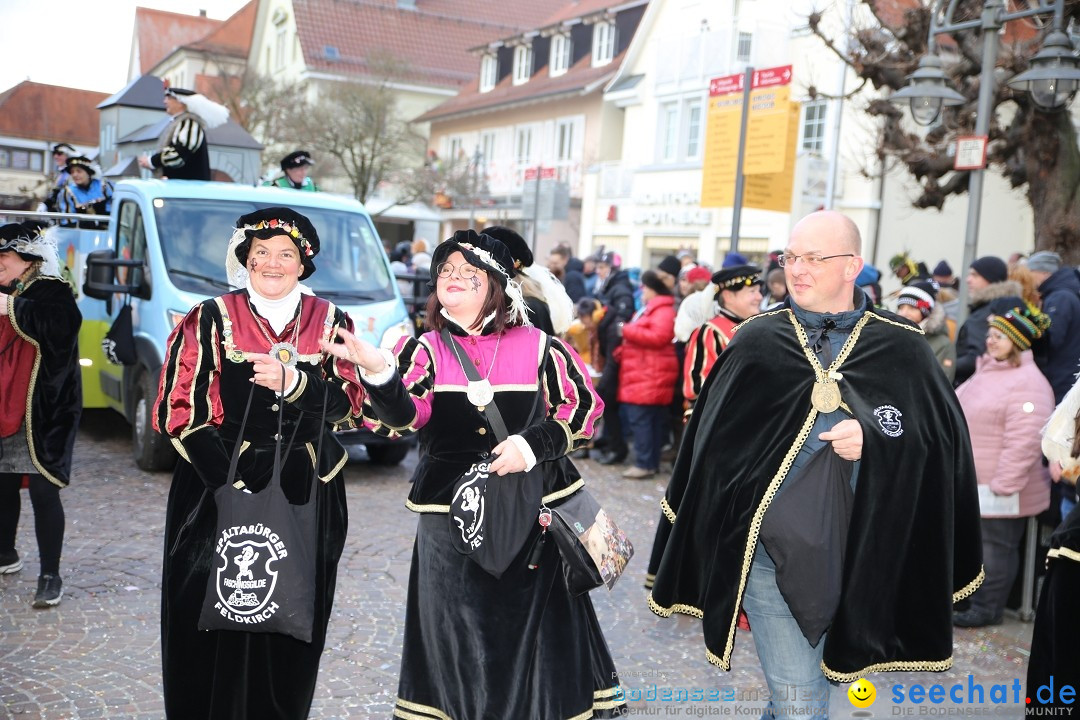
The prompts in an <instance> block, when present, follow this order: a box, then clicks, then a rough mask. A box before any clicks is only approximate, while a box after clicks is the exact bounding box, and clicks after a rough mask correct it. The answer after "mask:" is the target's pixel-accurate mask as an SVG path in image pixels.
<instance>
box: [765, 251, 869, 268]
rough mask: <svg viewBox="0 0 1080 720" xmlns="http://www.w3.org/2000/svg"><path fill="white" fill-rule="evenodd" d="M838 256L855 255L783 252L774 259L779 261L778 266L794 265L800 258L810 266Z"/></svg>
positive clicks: (853, 255) (817, 265) (818, 264)
mask: <svg viewBox="0 0 1080 720" xmlns="http://www.w3.org/2000/svg"><path fill="white" fill-rule="evenodd" d="M838 257H855V253H841V254H839V255H819V254H818V253H807V254H805V255H795V254H794V253H784V254H783V255H781V256H780V257H778V258H777V259H776V261H777V262H778V263H780V267H787V266H788V265H795V263H796V262H798V261H799V260H802V261H803V263H805V264H806V265H808V266H810V267H821V265H822V264H823V263H824V262H825V261H826V260H832V259H833V258H838Z"/></svg>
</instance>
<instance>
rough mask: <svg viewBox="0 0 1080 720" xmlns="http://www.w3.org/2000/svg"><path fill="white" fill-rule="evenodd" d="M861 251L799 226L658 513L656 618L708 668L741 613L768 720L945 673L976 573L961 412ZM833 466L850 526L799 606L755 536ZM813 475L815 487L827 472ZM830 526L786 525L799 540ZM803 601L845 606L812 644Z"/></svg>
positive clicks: (728, 352)
mask: <svg viewBox="0 0 1080 720" xmlns="http://www.w3.org/2000/svg"><path fill="white" fill-rule="evenodd" d="M860 245H861V241H860V238H859V233H858V228H857V227H856V226H855V224H854V223H853V222H851V220H850V219H848V218H846V217H845V216H843V215H841V214H839V213H835V212H828V211H826V212H817V213H813V214H811V215H809V216H808V217H806V218H804V219H803V220H801V221H800V222H799V223H798V224H797V225H796V226H795V228H794V229H793V230H792V233H791V238H790V241H789V243H788V246H787V248H786V250H785V251H784V255H783V256H782V262H783V265H784V269H785V273H786V276H787V281H788V287H789V289H790V291H791V294H790V295H789V297H788V298H787V299H786V300H785V302H784V304H783V305H782V306H781V308H780V309H778V310H773V311H768V312H765V313H762V314H760V315H756V316H754V317H752V318H750V319H749V320H747V321H746V322H745V323H743V324H742V325H741V326H740V328H739V331H738V332H737V333H736V334H735V336H734V338H733V339H732V341H731V343H730V344H729V345H728V346H727V349H725V350H724V352H723V353H721V354H720V357H719V359H718V360H717V363H716V365H715V367H714V369H713V372H712V373H711V375H710V376H709V379H708V381H707V382H706V384H705V387H704V388H703V389H702V393H701V396H700V397H699V399H698V404H697V406H696V408H695V411H694V413H693V415H692V416H691V418H690V422H689V423H688V425H687V428H686V441H685V442H684V443H683V445H682V448H681V450H680V453H679V457H678V459H677V460H676V464H675V470H674V473H673V475H672V479H671V482H670V484H669V485H668V490H667V493H666V496H665V498H664V501H663V503H662V507H663V509H664V513H665V516H666V518H667V520H668V522H671V523H672V528H671V536H670V538H669V540H668V543H667V546H666V548H665V550H664V553H663V557H662V560H661V561H660V565H659V568H658V570H657V572H656V579H655V582H654V585H653V589H652V593H651V595H650V597H649V606H650V608H651V609H652V610H653V611H654V612H656V613H657V614H659V615H661V616H663V617H668V616H670V615H671V614H672V613H674V612H680V613H686V614H691V615H695V616H697V617H699V618H702V619H703V629H704V636H705V647H706V656H707V658H708V660H709V661H710V662H712V663H713V664H715V665H717V666H719V667H720V668H722V669H724V670H730V669H731V658H732V652H733V648H734V642H735V630H736V625H737V622H738V615H739V609H740V607H743V608H745V610H746V613H747V615H748V616H749V620H750V627H751V629H752V633H751V635H752V637H753V639H754V643H755V645H756V647H757V650H758V656H759V658H760V659H761V662H762V668H763V670H764V672H765V677H766V680H767V681H768V684H769V689H770V690H771V692H772V699H771V700H770V708H769V709H768V710H767V711H766V712H771V713H773V714H776V715H781V714H784V715H786V714H817V715H819V716H822V717H825V716H827V714H828V692H829V681H830V680H831V681H834V682H852V681H854V680H856V679H857V678H859V677H862V676H863V675H864V674H865V673H868V672H881V671H887V670H916V669H918V670H924V671H941V670H946V669H948V668H949V667H950V666H951V665H952V623H951V616H952V605H953V603H954V602H955V601H958V600H960V599H962V598H964V597H966V596H968V595H969V594H971V593H972V592H973V591H974V590H975V589H976V588H977V587H978V585H979V583H980V582H981V581H982V577H983V575H982V569H981V564H982V562H981V553H980V539H979V507H978V499H977V491H976V480H975V468H974V463H973V460H972V455H971V446H970V443H969V440H968V434H967V427H966V425H965V423H964V418H963V414H962V412H961V410H960V407H959V404H958V402H957V400H956V397H955V395H954V394H953V392H952V389H951V388H950V387H949V384H948V382H947V381H946V379H945V376H944V374H943V373H942V372H941V371H940V370H938V369H937V361H936V360H935V358H934V354H933V352H931V350H930V347H929V345H927V344H926V343H925V342H922V340H921V338H919V337H917V336H916V334H917V333H918V332H919V330H918V329H917V328H915V327H914V326H912V325H911V324H910V323H907V322H906V321H903V320H901V319H899V318H898V317H897V316H895V315H891V314H888V313H883V312H879V311H877V310H874V309H872V308H870V307H869V306H868V303H867V300H866V295H865V294H864V293H863V292H862V291H861V290H859V289H857V288H856V286H855V278H856V277H857V276H858V274H859V271H860V270H861V269H862V266H863V260H862V258H861V257H860ZM762 388H769V389H770V391H769V392H762ZM824 453H827V455H826V454H824ZM834 454H835V455H834ZM823 459H824V461H825V462H827V463H835V462H837V461H842V462H843V463H848V470H849V477H850V482H851V483H853V484H854V497H853V501H852V504H851V505H850V509H851V511H850V524H849V525H847V526H846V528H845V527H844V524H843V518H842V517H839V516H835V517H830V518H827V519H828V520H829V521H830V525H829V527H830V528H831V527H841V528H842V529H843V534H842V535H841V536H840V537H841V540H840V542H839V546H838V547H836V548H831V549H835V550H838V551H839V552H840V553H841V554H842V555H843V561H842V562H841V563H840V564H839V565H837V566H836V567H838V568H839V569H840V572H841V579H840V582H839V583H838V584H836V585H824V584H823V583H821V582H820V579H818V581H817V582H811V583H809V584H807V583H803V584H801V585H799V586H797V590H796V591H795V592H794V593H793V594H790V595H789V594H787V593H785V592H782V591H781V590H780V589H779V588H780V582H781V580H782V579H783V576H784V574H786V573H787V571H788V570H792V569H793V570H795V571H797V570H798V569H799V568H798V567H797V566H796V567H794V568H788V567H787V566H785V565H782V564H781V563H779V562H777V561H776V560H775V559H774V558H773V557H772V553H774V552H775V551H776V550H777V549H779V546H774V547H772V548H770V547H767V546H764V547H763V546H762V543H761V541H760V540H761V535H760V532H761V528H762V524H763V522H767V521H768V519H769V514H768V513H770V512H772V511H773V510H774V509H779V507H781V506H783V505H784V504H785V503H784V502H783V498H784V494H785V493H788V492H796V490H797V489H800V488H801V487H805V485H800V480H802V479H803V477H804V475H803V474H802V470H803V468H810V467H811V466H812V467H813V468H817V467H820V465H821V462H819V461H822V460H823ZM834 466H835V465H834ZM808 472H809V471H808ZM805 477H806V478H807V480H806V482H807V483H811V485H810V487H816V486H817V482H815V481H818V480H821V479H825V478H827V477H828V476H825V478H822V477H814V476H811V475H809V474H807V475H805ZM841 482H843V481H841ZM718 509H721V510H720V511H718ZM795 510H798V508H795ZM821 520H823V518H821V517H818V516H816V514H815V515H807V514H804V516H803V518H802V519H801V520H795V521H793V522H791V523H789V524H788V525H786V526H785V527H786V528H787V536H788V539H789V542H790V541H791V540H797V539H798V538H800V537H801V535H800V533H801V532H802V531H803V530H808V529H809V528H810V527H817V525H815V523H819V522H820V521H821ZM843 538H846V542H844V540H843ZM779 539H783V538H779ZM826 547H828V546H826ZM783 548H784V549H785V550H791V549H792V546H791V545H783ZM795 549H796V550H797V549H798V548H797V547H796V548H795ZM845 550H846V554H844V551H845ZM788 589H792V588H790V587H789V588H788ZM824 593H827V594H828V595H829V597H825V596H824V595H823V594H824ZM808 597H812V598H814V599H815V600H821V601H822V602H825V601H827V600H830V599H831V600H832V601H834V602H836V603H837V604H836V605H834V606H833V607H835V608H836V610H835V613H832V614H831V618H830V621H829V624H828V626H827V632H825V634H824V637H822V636H821V635H818V636H817V637H816V638H814V639H813V640H811V639H810V638H809V637H808V636H807V635H806V630H805V629H804V628H803V626H802V624H801V623H800V621H801V619H802V618H801V617H800V616H797V615H795V609H794V608H795V607H796V606H802V601H803V600H804V599H806V598H808ZM766 716H768V715H766Z"/></svg>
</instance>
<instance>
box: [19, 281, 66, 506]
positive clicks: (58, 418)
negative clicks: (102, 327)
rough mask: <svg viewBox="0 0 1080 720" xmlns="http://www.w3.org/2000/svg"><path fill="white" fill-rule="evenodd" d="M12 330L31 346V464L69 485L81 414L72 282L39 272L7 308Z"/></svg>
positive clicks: (28, 428) (28, 430)
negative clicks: (32, 348)
mask: <svg viewBox="0 0 1080 720" xmlns="http://www.w3.org/2000/svg"><path fill="white" fill-rule="evenodd" d="M5 310H6V311H7V312H8V317H9V318H10V319H11V324H12V326H13V327H14V328H15V332H17V333H18V334H19V336H20V337H22V339H23V340H26V341H27V342H29V343H30V344H31V345H33V346H34V351H35V353H36V358H35V360H34V369H33V375H32V376H31V379H30V387H29V391H28V392H29V394H30V397H29V398H28V404H29V407H30V416H29V421H28V422H26V424H25V428H24V429H25V431H26V436H27V440H28V442H29V445H30V458H31V460H32V461H33V463H34V467H36V468H37V470H38V472H39V473H41V475H42V476H43V477H45V478H46V479H47V480H48V481H49V482H51V483H53V484H54V485H59V486H60V487H67V484H68V482H69V480H70V477H71V451H72V449H73V448H74V447H75V435H76V433H78V431H79V417H80V416H81V415H82V404H83V403H82V369H81V368H80V366H79V328H80V327H81V326H82V314H81V313H80V312H79V308H78V307H77V306H76V304H75V296H74V295H73V294H72V292H71V286H70V285H68V284H67V283H66V282H64V281H63V280H60V279H59V278H50V277H41V276H39V277H37V278H35V279H33V280H31V281H30V282H29V283H27V284H26V288H25V289H24V290H23V291H22V292H21V293H19V294H18V295H17V296H10V297H9V298H8V307H7V308H5Z"/></svg>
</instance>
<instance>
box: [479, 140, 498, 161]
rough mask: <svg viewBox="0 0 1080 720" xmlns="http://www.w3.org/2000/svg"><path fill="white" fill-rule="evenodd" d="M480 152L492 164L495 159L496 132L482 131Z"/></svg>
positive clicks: (484, 159)
mask: <svg viewBox="0 0 1080 720" xmlns="http://www.w3.org/2000/svg"><path fill="white" fill-rule="evenodd" d="M480 154H481V156H482V157H483V161H484V162H485V163H488V164H490V163H491V162H492V161H493V160H494V159H495V133H494V132H482V133H480Z"/></svg>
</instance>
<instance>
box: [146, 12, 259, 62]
mask: <svg viewBox="0 0 1080 720" xmlns="http://www.w3.org/2000/svg"><path fill="white" fill-rule="evenodd" d="M240 12H243V10H241V11H240ZM237 14H239V13H237ZM223 23H224V21H223V20H212V19H210V18H206V17H200V16H198V15H184V14H181V13H174V12H166V11H165V10H153V9H151V8H144V7H137V8H135V36H136V40H137V42H138V43H139V74H140V75H145V74H146V73H148V72H150V70H151V68H153V67H154V66H155V65H157V64H158V63H159V62H161V61H162V60H164V59H165V57H166V56H168V54H169V53H171V52H172V51H173V50H175V49H176V48H178V47H181V46H184V45H188V44H190V43H193V42H196V41H197V40H200V39H202V38H204V37H206V36H207V35H209V34H210V33H212V32H213V31H214V30H216V29H218V28H219V27H220V26H221V25H222V24H223Z"/></svg>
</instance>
